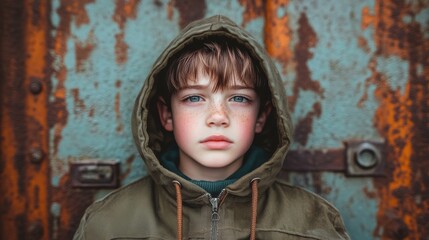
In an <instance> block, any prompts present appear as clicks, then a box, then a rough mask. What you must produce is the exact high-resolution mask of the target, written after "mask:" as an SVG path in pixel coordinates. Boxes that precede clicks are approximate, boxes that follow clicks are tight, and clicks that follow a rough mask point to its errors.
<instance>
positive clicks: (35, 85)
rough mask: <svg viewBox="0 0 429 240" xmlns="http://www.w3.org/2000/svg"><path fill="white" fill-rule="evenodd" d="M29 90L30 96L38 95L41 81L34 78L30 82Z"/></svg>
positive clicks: (40, 90)
mask: <svg viewBox="0 0 429 240" xmlns="http://www.w3.org/2000/svg"><path fill="white" fill-rule="evenodd" d="M29 88H30V92H31V93H32V94H35V95H36V94H39V93H41V92H42V88H43V86H42V83H41V81H40V80H39V79H37V78H34V79H32V80H31V82H30V87H29Z"/></svg>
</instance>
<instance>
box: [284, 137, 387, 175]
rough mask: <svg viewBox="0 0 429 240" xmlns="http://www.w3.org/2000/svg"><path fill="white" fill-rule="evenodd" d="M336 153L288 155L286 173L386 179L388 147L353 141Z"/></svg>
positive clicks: (301, 151)
mask: <svg viewBox="0 0 429 240" xmlns="http://www.w3.org/2000/svg"><path fill="white" fill-rule="evenodd" d="M344 145H345V146H344V147H342V148H335V149H314V150H309V149H298V150H291V151H289V153H288V154H287V155H286V159H285V161H284V164H283V169H285V170H286V171H297V172H315V171H329V172H345V173H346V174H347V176H366V177H377V176H385V162H386V159H385V158H386V157H385V155H386V153H385V148H386V146H385V143H384V142H383V141H367V140H361V141H359V140H352V141H346V142H344Z"/></svg>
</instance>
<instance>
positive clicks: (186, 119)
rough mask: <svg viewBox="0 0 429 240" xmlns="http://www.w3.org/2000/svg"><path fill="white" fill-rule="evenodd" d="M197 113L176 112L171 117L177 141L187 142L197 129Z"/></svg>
mask: <svg viewBox="0 0 429 240" xmlns="http://www.w3.org/2000/svg"><path fill="white" fill-rule="evenodd" d="M199 117H201V116H198V114H176V115H174V117H173V125H174V127H173V130H174V136H175V138H176V141H177V142H182V143H185V142H189V141H190V140H191V139H192V136H193V133H195V132H196V131H195V130H197V129H196V126H197V125H198V123H197V119H198V118H199Z"/></svg>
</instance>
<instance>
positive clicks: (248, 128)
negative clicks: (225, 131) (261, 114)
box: [235, 114, 256, 141]
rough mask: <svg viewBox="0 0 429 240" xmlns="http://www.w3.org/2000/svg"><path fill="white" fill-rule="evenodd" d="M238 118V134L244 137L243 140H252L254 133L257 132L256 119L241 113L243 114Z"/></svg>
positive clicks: (241, 137)
mask: <svg viewBox="0 0 429 240" xmlns="http://www.w3.org/2000/svg"><path fill="white" fill-rule="evenodd" d="M237 117H238V118H237V119H236V123H237V124H236V126H237V129H236V131H235V132H236V134H237V135H238V136H237V137H239V138H240V139H242V140H243V141H246V140H248V141H252V140H253V137H254V134H255V122H256V120H255V119H254V118H253V117H252V116H249V115H245V114H244V115H241V116H237Z"/></svg>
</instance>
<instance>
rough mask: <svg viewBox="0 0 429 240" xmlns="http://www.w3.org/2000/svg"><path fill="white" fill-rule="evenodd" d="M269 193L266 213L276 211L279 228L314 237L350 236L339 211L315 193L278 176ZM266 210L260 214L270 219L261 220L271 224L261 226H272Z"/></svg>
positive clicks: (302, 235) (288, 232)
mask: <svg viewBox="0 0 429 240" xmlns="http://www.w3.org/2000/svg"><path fill="white" fill-rule="evenodd" d="M266 195H267V201H266V205H265V207H264V213H265V212H266V213H270V214H274V215H277V216H276V217H277V218H274V219H278V221H277V222H276V223H275V225H276V226H275V227H276V228H277V229H276V230H277V231H283V232H284V233H285V234H288V235H296V236H298V237H307V238H311V239H350V238H349V236H348V235H347V232H346V229H345V226H344V223H343V220H342V218H341V215H340V213H339V211H338V210H337V209H336V208H335V207H334V206H333V205H332V204H331V203H329V202H328V201H327V200H325V199H324V198H322V197H321V196H319V195H317V194H316V193H313V192H310V191H308V190H306V189H303V188H301V187H297V186H293V185H290V184H288V183H286V182H284V181H282V180H280V179H277V180H276V181H275V182H274V183H273V185H272V186H271V187H270V188H269V189H268V190H267V193H266ZM264 213H263V214H262V216H260V217H261V218H267V219H266V220H267V221H261V223H269V224H267V225H266V226H261V227H263V228H267V229H271V228H273V226H270V224H271V225H272V221H270V220H269V219H270V218H273V216H269V215H266V214H264ZM261 220H262V219H261ZM258 221H259V219H258Z"/></svg>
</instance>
